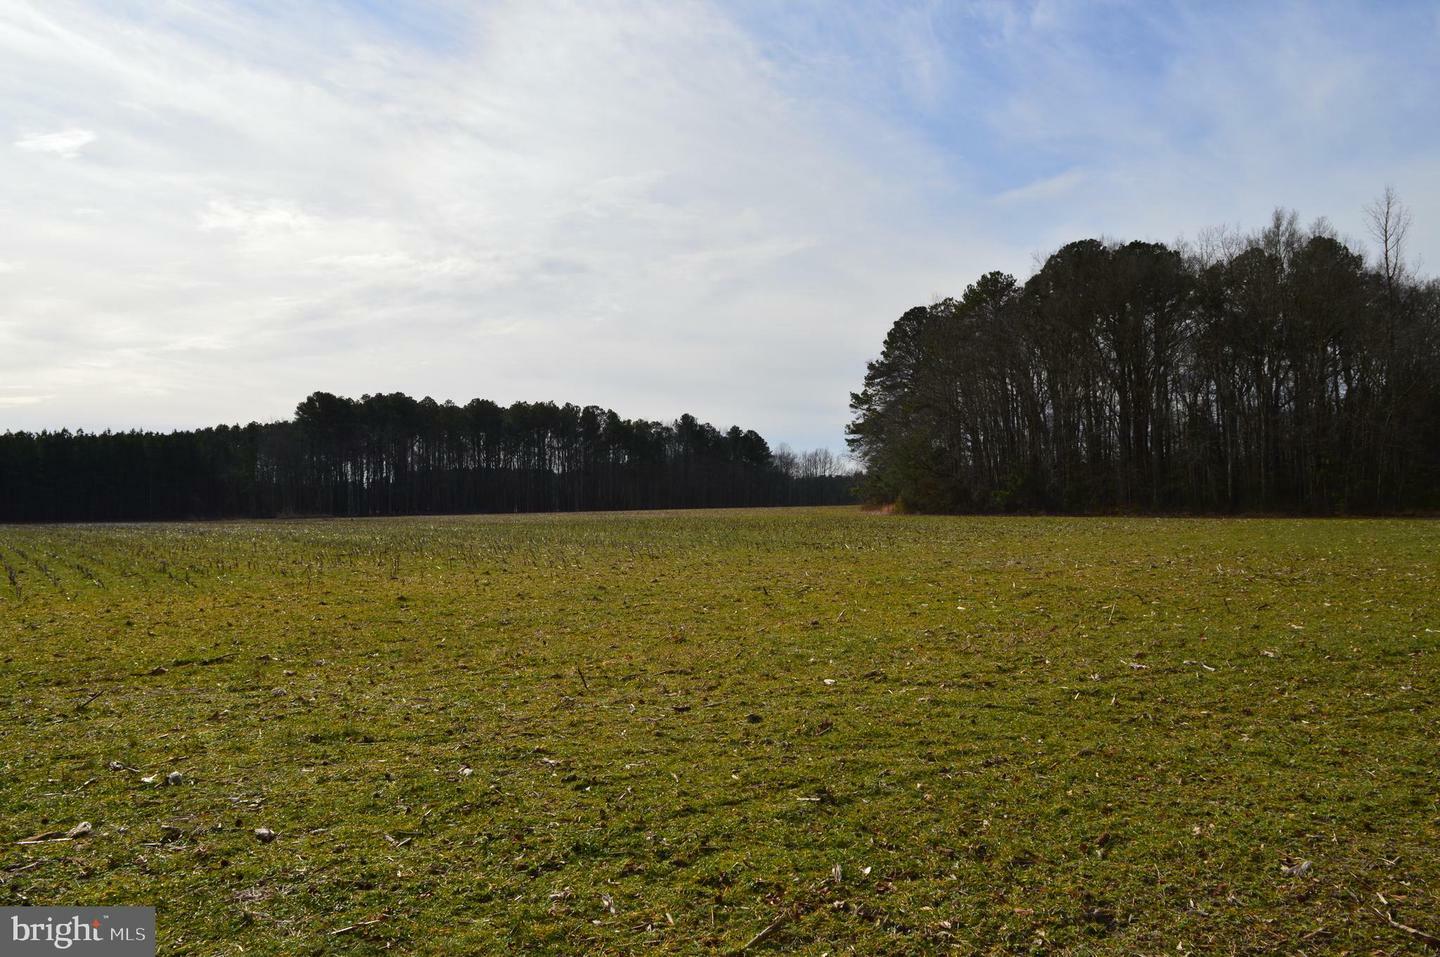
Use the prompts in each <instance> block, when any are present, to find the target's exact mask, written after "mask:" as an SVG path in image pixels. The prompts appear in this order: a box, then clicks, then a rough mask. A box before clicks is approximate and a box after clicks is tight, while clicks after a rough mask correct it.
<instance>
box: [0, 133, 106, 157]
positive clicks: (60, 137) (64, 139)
mask: <svg viewBox="0 0 1440 957" xmlns="http://www.w3.org/2000/svg"><path fill="white" fill-rule="evenodd" d="M93 142H95V134H94V133H92V132H91V131H90V130H61V131H60V132H58V133H32V134H30V135H28V136H22V137H20V138H19V139H18V140H16V141H15V148H16V149H18V150H23V151H25V152H26V153H54V154H55V155H57V156H59V157H61V158H63V159H74V158H75V157H77V156H79V155H80V151H81V150H82V149H84V148H85V147H87V146H89V145H90V144H91V143H93Z"/></svg>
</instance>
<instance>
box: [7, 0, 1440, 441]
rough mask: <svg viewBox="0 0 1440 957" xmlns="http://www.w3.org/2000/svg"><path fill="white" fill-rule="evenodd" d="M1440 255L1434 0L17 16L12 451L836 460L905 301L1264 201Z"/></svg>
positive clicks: (772, 2)
mask: <svg viewBox="0 0 1440 957" xmlns="http://www.w3.org/2000/svg"><path fill="white" fill-rule="evenodd" d="M1387 183H1389V184H1393V185H1394V187H1395V188H1396V189H1397V190H1398V191H1399V193H1400V195H1401V197H1402V198H1403V199H1404V200H1405V202H1406V203H1407V205H1408V206H1409V207H1410V208H1411V210H1412V211H1413V214H1414V220H1415V226H1414V228H1413V230H1412V233H1411V244H1410V252H1411V255H1412V257H1413V258H1415V259H1418V260H1420V261H1421V267H1422V271H1424V272H1427V273H1431V274H1433V273H1435V272H1437V271H1440V4H1436V3H1434V2H1427V3H1418V2H1417V3H1405V2H1387V3H1384V4H1359V3H1353V2H1341V3H1333V4H1326V3H1321V2H1316V3H1303V4H1302V3H1296V4H1266V3H1249V2H1246V3H1234V4H1226V3H1220V2H1209V0H1207V2H1203V3H1202V2H1196V3H1176V4H1169V3H1164V2H1155V0H1135V2H1128V3H1127V2H1091V3H1079V2H1073V3H1072V2H1060V0H1053V2H1051V0H1041V2H1030V3H1025V2H1014V3H1011V2H978V0H977V2H960V0H957V2H873V3H872V2H858V3H844V4H842V3H840V2H838V0H738V2H719V0H716V2H706V0H695V2H688V0H661V2H653V3H652V2H642V0H635V2H632V0H584V2H579V0H576V2H551V0H516V2H508V0H500V2H485V0H480V2H470V0H466V2H455V3H453V4H447V3H443V2H427V3H415V4H409V3H405V2H402V0H330V2H315V3H291V2H285V0H250V2H245V3H236V4H224V3H218V2H210V0H183V2H182V0H175V2H165V0H152V2H120V0H106V2H93V3H71V2H68V0H45V2H31V0H0V430H3V429H5V428H23V429H38V428H46V427H50V428H54V427H60V426H69V427H72V428H73V427H84V428H91V429H94V428H105V427H112V428H122V427H132V426H143V427H150V428H164V429H169V428H177V427H189V426H196V425H204V424H212V423H216V422H222V421H223V422H245V421H250V420H252V419H259V420H268V419H272V418H280V417H285V416H287V415H288V414H289V413H290V412H291V411H292V410H293V408H294V406H295V403H296V402H297V401H298V400H299V399H300V398H302V397H303V396H305V395H306V394H308V393H309V392H311V391H314V390H316V389H324V390H328V391H332V392H338V393H344V394H351V395H359V394H361V393H364V392H377V391H387V392H388V391H395V390H399V391H404V392H408V393H411V394H413V395H416V396H422V395H431V396H434V397H435V398H437V399H442V400H443V399H445V398H454V399H456V400H457V401H460V402H464V401H465V400H467V399H469V398H472V397H476V396H482V397H487V398H493V399H496V400H498V401H502V402H509V401H513V400H516V399H554V400H557V401H573V402H577V403H582V404H583V403H596V404H600V405H604V406H608V407H610V408H613V409H615V410H616V411H618V412H620V413H621V414H623V415H627V416H643V417H647V418H663V419H670V418H673V417H675V416H676V415H678V414H679V413H680V412H681V411H691V412H693V413H695V414H697V415H699V416H700V417H701V418H703V419H707V420H710V421H713V422H715V423H716V424H717V425H719V426H721V427H722V428H723V427H725V426H728V425H730V424H732V423H738V424H740V425H742V426H744V427H753V428H756V429H758V430H759V431H761V432H762V433H763V434H765V435H766V436H767V437H768V438H770V439H771V441H772V442H781V441H785V442H789V443H790V444H792V445H795V446H811V445H829V446H831V447H832V448H837V449H838V448H839V447H840V444H841V434H842V428H843V425H844V422H845V420H846V403H847V399H848V393H849V391H850V390H851V389H854V388H856V387H857V385H858V382H859V380H860V377H861V376H862V374H863V370H864V363H865V360H866V359H867V358H870V357H871V356H873V355H874V353H875V352H876V351H877V349H878V346H879V343H880V340H881V338H882V337H883V335H884V333H885V331H886V329H887V328H888V327H889V324H890V322H891V321H892V320H893V319H894V318H895V317H896V316H898V315H899V314H900V313H901V312H902V311H903V310H904V309H905V308H907V307H908V306H911V305H915V304H918V303H924V302H929V301H931V300H933V299H934V298H937V297H938V296H942V295H947V294H953V293H958V292H959V291H960V290H961V289H962V288H963V287H964V285H965V284H966V283H967V282H968V281H970V280H971V279H972V278H974V277H975V276H977V275H978V274H979V273H981V272H982V271H985V270H988V269H994V268H1001V269H1006V270H1009V271H1012V272H1015V273H1016V274H1018V275H1021V276H1024V275H1025V274H1027V273H1028V272H1029V271H1030V270H1031V269H1032V267H1033V263H1034V260H1035V257H1036V256H1037V255H1041V254H1044V253H1045V252H1048V251H1050V250H1053V249H1054V248H1055V247H1057V246H1058V245H1060V244H1061V243H1063V242H1066V241H1068V240H1071V239H1076V238H1081V237H1086V236H1093V235H1105V236H1110V237H1117V238H1141V239H1152V240H1162V241H1169V240H1173V239H1175V238H1177V237H1180V236H1190V237H1193V236H1195V235H1196V234H1197V233H1198V232H1200V231H1201V230H1202V229H1203V228H1205V227H1207V226H1214V225H1231V226H1241V227H1247V228H1248V227H1252V226H1257V225H1259V224H1261V223H1262V222H1263V221H1264V220H1265V219H1266V218H1267V217H1268V214H1269V211H1270V210H1271V209H1272V208H1273V207H1274V206H1277V205H1283V206H1287V207H1292V208H1295V209H1297V210H1298V211H1299V212H1300V214H1301V216H1302V219H1307V220H1308V219H1310V218H1313V217H1315V216H1319V215H1325V216H1327V217H1329V218H1330V220H1331V221H1332V222H1333V223H1334V224H1335V225H1336V227H1337V228H1338V229H1339V230H1340V231H1341V233H1342V234H1345V235H1348V236H1351V237H1354V238H1355V239H1356V240H1357V241H1364V239H1365V229H1364V222H1363V213H1362V210H1363V207H1364V206H1365V204H1366V203H1367V202H1368V201H1369V200H1370V199H1372V198H1373V197H1374V196H1375V194H1377V193H1378V192H1379V191H1380V190H1381V189H1383V188H1384V186H1385V185H1386V184H1387Z"/></svg>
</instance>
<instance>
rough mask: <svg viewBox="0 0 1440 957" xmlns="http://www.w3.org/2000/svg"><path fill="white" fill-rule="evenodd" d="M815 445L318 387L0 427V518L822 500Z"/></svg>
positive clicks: (823, 476) (828, 487) (554, 408)
mask: <svg viewBox="0 0 1440 957" xmlns="http://www.w3.org/2000/svg"><path fill="white" fill-rule="evenodd" d="M852 485H853V478H852V477H851V476H849V475H846V474H843V469H842V468H841V467H840V462H839V460H838V459H836V458H835V457H834V456H832V455H831V454H830V453H829V452H828V451H825V450H817V451H815V452H807V453H801V454H796V453H793V452H790V451H789V450H788V449H785V448H783V447H782V448H781V449H779V450H777V451H775V452H772V450H771V449H770V446H769V444H768V443H767V442H766V441H765V439H764V438H763V437H761V436H760V435H759V434H757V433H756V432H754V431H753V430H743V431H742V430H741V429H740V428H738V427H732V428H730V429H729V430H728V431H725V432H721V431H720V430H718V429H716V428H715V427H714V426H712V425H710V424H708V423H702V422H699V421H697V420H696V419H695V417H694V416H691V415H682V416H681V417H680V418H679V419H677V420H676V421H674V422H672V423H660V422H649V421H645V420H643V419H624V418H621V417H620V416H618V415H616V414H615V413H614V412H612V411H608V410H606V409H602V408H599V407H597V406H585V407H583V408H581V407H579V406H575V405H571V404H568V403H567V404H564V405H557V404H555V403H553V402H535V403H530V402H516V403H514V404H513V405H510V406H509V407H504V406H500V405H498V404H496V403H494V402H491V401H488V400H484V399H476V400H474V401H472V402H469V403H467V404H466V405H464V406H459V405H456V404H454V403H453V402H444V403H439V402H436V401H435V400H433V399H430V398H425V399H420V400H418V401H417V400H415V399H413V398H411V397H409V396H407V395H402V394H400V393H393V394H389V395H366V396H363V397H361V398H360V399H358V400H357V399H350V398H345V397H341V396H335V395H331V394H329V393H326V392H316V393H314V394H312V395H311V396H309V397H308V398H307V399H305V400H304V401H303V402H301V403H300V404H299V406H298V407H297V408H296V410H295V417H294V419H293V420H290V421H283V422H272V423H267V424H260V423H251V424H250V425H246V426H226V425H221V426H217V427H214V428H206V429H197V430H193V431H178V432H170V433H158V432H144V431H131V432H103V433H87V432H70V431H68V430H66V431H59V432H39V433H31V432H6V433H5V434H4V435H0V521H3V522H59V521H115V520H120V521H124V520H152V519H185V518H233V517H272V516H287V515H403V514H441V513H465V512H537V511H574V510H582V509H645V508H692V507H725V506H756V505H822V504H838V503H842V502H846V501H849V500H850V495H851V486H852Z"/></svg>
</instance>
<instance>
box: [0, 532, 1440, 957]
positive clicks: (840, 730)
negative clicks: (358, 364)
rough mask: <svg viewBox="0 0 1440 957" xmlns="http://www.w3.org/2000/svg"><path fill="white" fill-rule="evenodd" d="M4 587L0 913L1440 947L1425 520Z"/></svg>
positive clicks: (417, 549) (315, 556)
mask: <svg viewBox="0 0 1440 957" xmlns="http://www.w3.org/2000/svg"><path fill="white" fill-rule="evenodd" d="M0 561H3V562H4V565H5V578H3V579H0V642H3V651H0V655H3V664H0V720H3V726H0V727H3V737H0V775H3V778H0V828H3V831H0V833H3V836H4V838H5V841H4V847H3V852H0V903H4V904H37V905H38V904H47V905H48V904H95V903H106V904H139V903H149V904H154V905H157V906H158V908H159V932H160V940H161V951H162V953H169V954H207V955H208V954H227V953H236V954H238V953H241V952H244V953H247V954H321V953H336V954H338V953H345V954H350V953H360V954H363V953H380V952H381V951H383V950H384V949H385V948H387V947H388V948H390V949H391V950H392V951H399V952H404V953H422V954H424V953H431V954H457V953H486V952H513V953H520V952H540V953H544V952H549V953H581V952H588V953H596V954H600V953H635V952H641V951H644V952H647V953H650V952H653V953H662V954H663V953H706V952H713V951H728V950H734V949H738V948H740V947H741V946H743V945H744V944H745V943H746V942H747V941H749V940H751V939H752V938H753V937H755V936H756V935H757V934H758V933H759V932H760V931H761V930H762V929H763V928H766V927H767V926H769V925H771V924H772V923H774V922H775V921H776V920H777V918H781V917H786V918H788V922H782V924H781V926H779V927H777V928H775V929H774V930H773V931H772V932H771V934H770V935H769V936H768V937H767V938H766V939H764V940H762V941H761V942H760V943H759V944H757V945H755V947H754V948H753V949H754V950H755V951H770V952H804V953H813V954H822V953H827V952H828V953H831V954H837V955H838V954H843V953H850V952H856V953H866V954H900V953H942V952H943V953H949V952H954V951H958V952H961V953H1015V952H1032V951H1033V952H1070V953H1124V954H1134V953H1150V954H1160V953H1165V954H1175V953H1196V954H1227V953H1258V952H1284V953H1309V954H1322V953H1323V954H1331V953H1345V952H1353V953H1366V954H1369V953H1420V952H1424V951H1425V949H1426V948H1427V946H1428V945H1427V943H1426V941H1425V940H1424V939H1423V938H1422V937H1420V936H1418V935H1417V934H1414V933H1410V932H1407V931H1405V930H1403V929H1400V928H1398V927H1396V926H1394V925H1393V924H1392V923H1390V922H1389V920H1387V917H1386V916H1385V915H1387V914H1388V915H1391V916H1392V917H1393V919H1394V921H1395V922H1396V923H1399V924H1404V925H1407V926H1409V927H1411V928H1414V929H1415V930H1418V931H1422V932H1428V933H1429V934H1434V935H1440V744H1437V742H1440V704H1437V701H1436V692H1437V690H1440V682H1437V678H1440V654H1437V650H1440V601H1437V594H1440V525H1437V524H1436V523H1434V522H1426V521H1286V520H1254V521H1250V520H1245V521H1225V520H1193V521H1192V520H1179V519H1161V520H1148V519H1115V520H1110V519H1046V518H1018V519H1016V518H918V517H908V516H880V515H868V514H862V513H860V512H858V511H853V510H846V509H837V510H796V511H734V512H696V513H653V514H630V515H582V516H563V517H559V516H525V517H516V518H510V517H506V518H453V519H450V518H446V519H429V518H416V519H403V520H359V521H313V522H311V521H305V522H273V523H235V524H207V525H178V524H177V525H155V526H96V527H65V528H14V527H9V528H0ZM12 573H13V574H12ZM97 692H99V693H100V694H99V697H96V698H94V699H93V700H90V701H89V704H83V703H84V702H86V701H87V699H90V698H91V696H92V695H94V694H95V693H97ZM111 762H118V763H119V765H123V766H124V767H123V768H121V769H119V770H111V769H110V768H111V767H112V765H111ZM132 768H133V769H135V770H128V769H132ZM464 769H469V773H466V771H465V770H464ZM170 771H180V772H181V773H182V774H183V776H184V780H183V783H182V784H180V785H178V786H158V785H155V784H146V783H144V781H143V780H142V778H143V777H146V776H150V775H154V774H159V775H160V777H161V779H162V780H163V778H164V776H165V774H167V773H168V772H170ZM80 821H89V822H91V823H92V824H93V826H94V830H93V832H92V833H91V834H90V835H89V836H88V837H83V838H78V839H76V840H71V841H53V842H48V843H41V844H28V845H20V844H16V843H15V842H16V841H19V840H22V839H24V838H27V837H30V836H32V835H35V834H41V833H45V832H50V831H61V832H63V831H65V830H67V829H69V828H70V827H72V826H73V825H75V824H76V823H78V822H80ZM260 827H267V828H271V829H273V830H274V832H275V833H276V835H277V837H276V839H275V840H274V841H273V842H271V843H262V842H260V841H259V840H257V838H256V837H255V835H254V830H255V829H256V828H260ZM1302 861H1308V862H1310V868H1309V869H1308V871H1307V872H1306V873H1304V874H1303V875H1297V874H1288V873H1286V872H1285V871H1284V870H1283V868H1285V867H1287V866H1293V865H1297V864H1299V863H1300V862H1302ZM1382 898H1383V899H1382ZM347 927H348V928H351V929H350V930H343V929H344V928H347ZM342 930H343V932H342Z"/></svg>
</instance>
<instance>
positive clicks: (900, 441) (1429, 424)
mask: <svg viewBox="0 0 1440 957" xmlns="http://www.w3.org/2000/svg"><path fill="white" fill-rule="evenodd" d="M1368 212H1369V215H1370V221H1371V224H1372V226H1373V233H1374V236H1375V239H1376V244H1377V246H1378V255H1376V256H1375V257H1374V258H1373V259H1372V260H1371V261H1368V262H1367V260H1366V257H1365V255H1364V254H1363V253H1362V252H1361V251H1360V250H1359V249H1357V248H1356V247H1355V246H1354V245H1353V244H1351V243H1347V242H1344V241H1342V240H1341V239H1340V238H1339V237H1338V236H1337V235H1336V234H1335V232H1334V230H1333V229H1332V228H1331V227H1329V226H1328V224H1326V223H1325V222H1324V221H1323V220H1321V221H1319V222H1317V223H1316V224H1315V225H1313V226H1311V227H1309V228H1301V227H1300V225H1299V224H1298V222H1297V218H1296V216H1295V214H1294V213H1287V212H1284V211H1278V212H1277V213H1276V214H1275V216H1274V217H1273V219H1272V221H1271V223H1270V224H1269V226H1268V227H1266V228H1264V229H1262V230H1260V231H1258V232H1255V233H1253V234H1249V235H1237V234H1234V233H1223V232H1222V233H1212V234H1210V235H1208V236H1207V237H1206V239H1205V240H1204V241H1202V242H1200V243H1197V244H1194V245H1190V246H1181V247H1180V248H1170V247H1167V246H1165V245H1163V244H1159V243H1149V242H1127V243H1117V242H1106V241H1103V240H1097V239H1087V240H1082V241H1079V242H1073V243H1070V244H1069V245H1067V246H1064V247H1063V248H1061V249H1060V250H1059V251H1057V252H1056V253H1055V254H1054V255H1052V256H1050V257H1049V258H1048V259H1047V260H1046V261H1045V262H1044V264H1043V265H1042V266H1041V267H1040V268H1039V269H1038V271H1037V272H1036V273H1035V274H1034V275H1032V276H1031V277H1030V278H1029V279H1027V280H1026V281H1025V282H1023V283H1020V282H1017V281H1016V280H1015V278H1014V277H1012V276H1010V275H1006V274H1004V273H1000V272H991V273H987V274H986V275H984V276H982V277H980V279H978V280H977V281H976V282H975V283H974V284H973V285H970V286H969V287H967V288H966V289H965V292H964V294H963V295H961V296H960V298H958V299H944V300H942V301H940V302H936V303H934V304H932V305H929V306H921V307H917V308H914V309H911V310H909V311H907V312H906V313H905V314H904V315H902V316H901V317H900V318H899V319H898V320H897V321H896V322H895V323H894V325H893V326H892V328H891V329H890V331H889V334H888V335H887V336H886V338H885V342H884V346H883V349H882V351H881V354H880V357H879V358H878V359H876V360H875V361H873V362H871V363H870V364H869V365H868V368H867V372H866V375H865V380H864V386H863V388H862V389H861V391H859V392H857V393H854V394H852V396H851V410H852V412H853V419H852V422H851V423H850V425H849V427H848V430H847V433H848V437H847V441H848V443H849V445H850V447H851V450H852V452H853V453H854V454H855V456H856V458H857V459H858V461H859V462H860V463H861V464H862V466H863V467H864V471H865V476H866V478H865V484H864V488H863V493H862V494H863V495H864V496H865V497H867V498H869V499H871V500H874V501H884V502H896V503H899V504H901V505H902V506H905V507H909V508H913V509H915V510H920V511H941V512H957V511H1007V510H1034V511H1061V512H1083V511H1105V510H1146V511H1168V510H1176V511H1205V512H1241V511H1256V512H1264V511H1285V512H1301V513H1346V512H1387V511H1400V510H1410V509H1433V508H1436V507H1437V506H1440V283H1437V282H1436V281H1434V280H1429V281H1424V280H1421V279H1420V278H1418V277H1417V276H1415V275H1414V274H1413V272H1412V271H1411V270H1410V269H1409V268H1407V266H1406V264H1405V258H1404V248H1403V244H1404V239H1405V231H1406V229H1407V227H1408V226H1409V216H1408V215H1407V213H1406V212H1405V210H1404V208H1403V207H1402V206H1401V205H1400V204H1399V203H1398V201H1397V200H1396V199H1395V196H1394V194H1393V192H1391V191H1389V190H1387V191H1386V193H1385V195H1384V196H1383V197H1382V198H1381V199H1380V200H1379V201H1377V203H1376V204H1375V205H1374V206H1372V207H1371V208H1370V209H1369V210H1368Z"/></svg>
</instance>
